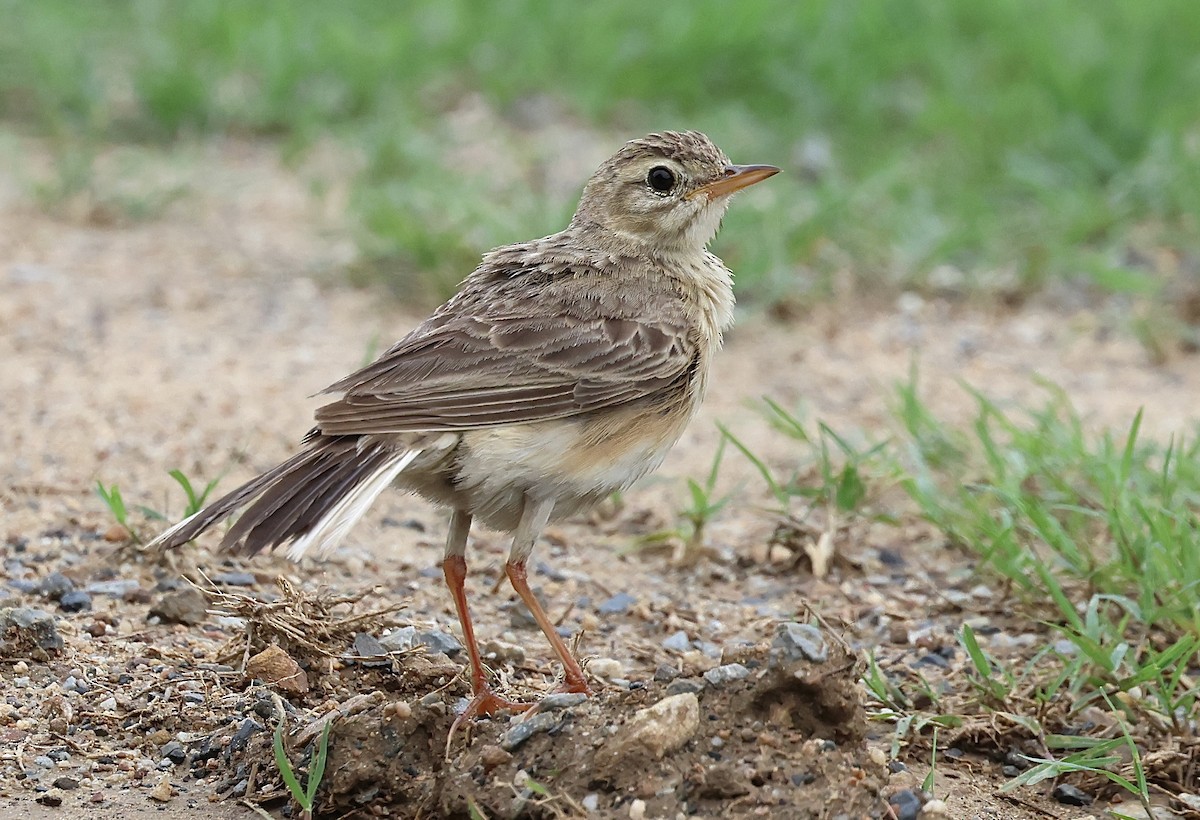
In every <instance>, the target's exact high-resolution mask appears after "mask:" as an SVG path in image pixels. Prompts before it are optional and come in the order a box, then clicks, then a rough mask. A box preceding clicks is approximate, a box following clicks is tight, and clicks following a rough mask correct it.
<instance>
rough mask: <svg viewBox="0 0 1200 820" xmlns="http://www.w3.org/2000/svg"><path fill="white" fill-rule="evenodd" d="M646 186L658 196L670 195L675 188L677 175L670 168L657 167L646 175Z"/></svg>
mask: <svg viewBox="0 0 1200 820" xmlns="http://www.w3.org/2000/svg"><path fill="white" fill-rule="evenodd" d="M646 184H647V185H649V186H650V189H651V190H653V191H654V192H655V193H657V194H665V193H669V192H670V190H671V189H672V188H674V187H675V174H674V173H673V172H672V171H671V169H670V168H664V167H663V166H661V165H655V166H654V167H653V168H651V169H650V173H648V174H646Z"/></svg>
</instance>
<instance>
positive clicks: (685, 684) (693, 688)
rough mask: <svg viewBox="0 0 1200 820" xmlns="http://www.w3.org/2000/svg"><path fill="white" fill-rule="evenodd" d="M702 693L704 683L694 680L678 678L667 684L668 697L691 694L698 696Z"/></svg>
mask: <svg viewBox="0 0 1200 820" xmlns="http://www.w3.org/2000/svg"><path fill="white" fill-rule="evenodd" d="M703 691H704V682H703V681H699V680H696V679H695V678H679V679H678V680H673V681H671V682H670V683H668V684H667V694H668V695H684V694H687V693H689V692H690V693H691V694H693V695H698V694H700V693H701V692H703Z"/></svg>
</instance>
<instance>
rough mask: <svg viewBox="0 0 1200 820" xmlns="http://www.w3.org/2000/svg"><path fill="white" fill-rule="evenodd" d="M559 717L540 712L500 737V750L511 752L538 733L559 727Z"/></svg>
mask: <svg viewBox="0 0 1200 820" xmlns="http://www.w3.org/2000/svg"><path fill="white" fill-rule="evenodd" d="M558 721H559V715H556V714H554V713H553V712H539V713H538V714H536V715H533V716H532V717H529V718H526V719H525V720H522V721H521V722H519V723H517V724H516V725H515V726H513V727H512V728H511V729H509V730H508V731H507V732H505V733H504V734H503V735H502V736H501V737H500V748H501V749H503V750H504V751H506V752H511V751H513V750H514V749H516V748H517V747H518V746H520V745H521V744H522V743H524V742H525V741H527V740H529V738H531V737H533V736H534V735H536V734H537V733H538V732H548V731H550V730H551V729H553V728H554V727H555V726H557V725H558Z"/></svg>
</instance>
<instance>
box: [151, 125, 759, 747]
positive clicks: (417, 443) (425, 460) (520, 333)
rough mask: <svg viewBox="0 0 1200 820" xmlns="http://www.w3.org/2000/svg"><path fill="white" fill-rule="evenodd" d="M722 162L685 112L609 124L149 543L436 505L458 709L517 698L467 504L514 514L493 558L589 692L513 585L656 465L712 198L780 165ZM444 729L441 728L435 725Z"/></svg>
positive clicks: (484, 711) (700, 351)
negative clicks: (409, 325)
mask: <svg viewBox="0 0 1200 820" xmlns="http://www.w3.org/2000/svg"><path fill="white" fill-rule="evenodd" d="M779 170H780V169H779V168H777V167H775V166H773V165H734V164H732V163H731V162H730V160H729V158H728V157H727V156H726V155H725V153H724V152H723V151H721V149H720V148H718V147H717V146H716V145H715V144H714V143H713V141H712V140H711V139H709V138H708V137H707V136H706V135H704V134H702V133H700V132H698V131H683V132H678V131H663V132H658V133H653V134H649V135H647V136H645V137H642V138H640V139H634V140H631V141H630V142H627V143H626V144H625V145H624V146H622V147H621V148H620V150H618V151H617V152H616V153H615V154H614V155H613V156H612V157H610V158H609V159H608V160H606V161H605V162H604V163H603V164H601V165H600V167H599V168H598V169H597V170H596V172H595V173H594V174H593V175H592V176H591V178H590V179H589V180H588V181H587V183H586V184H585V186H584V189H583V193H582V195H581V197H580V201H579V205H578V207H577V209H576V211H575V214H574V216H573V217H572V218H571V220H570V222H569V224H568V225H567V227H566V228H565V229H563V230H562V231H559V232H558V233H555V234H551V235H549V236H546V237H543V238H541V239H535V240H532V241H529V242H521V243H518V244H513V245H506V246H502V247H499V248H495V249H493V250H491V251H489V252H488V253H486V254H484V256H483V258H482V261H481V262H480V264H479V265H478V267H477V268H476V269H475V270H474V272H472V273H471V274H470V275H469V276H468V277H467V278H466V279H465V280H463V282H462V283H461V284H460V285H459V288H458V290H457V292H456V293H455V294H454V295H453V296H452V297H451V298H450V299H449V300H448V301H447V302H445V303H444V304H443V305H442V306H441V307H439V308H437V309H436V310H435V311H434V312H433V313H432V314H431V315H430V316H429V318H427V319H426V320H425V321H424V322H422V323H421V324H420V325H418V326H417V327H416V328H415V329H414V330H412V331H411V332H410V333H408V335H406V336H404V337H403V338H402V339H401V340H400V341H398V342H396V344H394V345H393V346H392V347H391V348H390V349H388V350H387V351H386V352H385V353H383V354H382V355H381V356H380V357H379V358H378V359H377V360H375V361H374V362H372V363H370V364H368V365H366V366H365V367H363V368H361V369H360V370H358V371H357V372H354V373H352V374H351V375H349V376H346V377H345V378H343V379H341V380H339V381H337V382H335V383H333V384H332V385H330V386H329V387H328V388H326V389H325V390H324V391H322V394H332V395H336V396H339V398H337V399H336V400H333V401H331V402H330V403H328V404H325V405H324V406H322V407H320V408H318V409H317V410H316V413H315V422H316V424H315V426H314V427H313V428H312V430H311V431H309V432H308V434H307V435H306V436H305V437H304V439H303V441H302V444H301V447H300V448H299V450H298V452H297V453H296V454H295V455H293V456H292V457H291V458H289V459H287V460H286V461H284V462H282V463H281V464H279V465H278V466H276V467H275V468H273V469H271V470H268V471H267V472H265V473H263V474H262V475H260V476H258V477H257V478H254V479H252V480H250V481H248V482H246V483H245V484H243V485H242V486H240V487H238V488H237V489H235V490H233V491H231V492H229V493H228V494H226V495H225V496H223V497H222V498H220V499H218V500H217V501H215V502H213V503H212V504H210V505H208V506H207V507H205V508H204V509H202V510H200V511H199V512H197V513H195V514H193V515H192V516H190V517H188V518H186V519H184V520H183V521H181V522H179V523H178V524H176V525H175V526H173V527H171V528H170V529H168V530H166V531H165V532H163V533H162V534H161V535H159V536H158V537H157V538H156V539H155V540H154V541H153V542H151V543H150V545H149V547H151V548H157V549H160V550H166V549H171V548H175V547H179V546H181V545H183V544H186V543H188V542H190V541H192V540H194V539H195V538H196V537H197V536H199V535H200V534H201V533H203V532H204V531H206V530H208V529H209V528H211V527H213V526H214V525H215V524H217V523H219V522H221V521H223V520H225V519H227V518H230V517H231V516H233V515H234V514H235V513H238V512H239V511H240V515H239V516H238V517H237V518H236V520H235V521H234V522H233V524H232V525H231V526H230V527H229V528H228V529H227V531H226V532H225V534H224V537H223V540H222V542H221V548H222V549H224V550H226V551H229V552H233V553H235V554H242V555H253V554H255V553H258V552H261V551H264V550H273V549H275V548H277V547H284V546H286V547H287V554H288V555H289V557H291V558H293V559H297V560H298V559H299V558H300V557H301V556H303V555H305V554H306V553H308V552H310V551H313V550H328V549H329V548H331V547H332V546H334V545H335V544H336V543H337V542H338V541H339V540H340V539H341V538H342V537H343V536H344V535H345V534H346V532H347V531H348V530H349V529H350V528H351V527H352V526H353V525H354V524H355V523H356V522H357V521H358V520H359V519H360V518H361V517H362V516H363V514H364V513H365V512H366V511H367V509H368V508H369V507H370V506H371V504H372V503H373V502H374V501H375V499H376V498H377V497H378V496H379V495H380V493H382V492H383V491H384V490H385V489H387V488H388V487H391V486H396V487H398V488H399V489H402V490H406V491H409V492H414V493H416V494H418V495H420V496H423V497H424V498H426V499H428V500H430V501H432V502H434V503H435V504H439V505H441V506H444V507H446V508H448V509H449V511H450V521H449V528H448V534H447V538H446V546H445V553H444V556H443V560H442V572H443V575H444V577H445V581H446V584H447V586H448V587H449V590H450V593H451V597H452V598H453V601H454V608H455V611H456V614H457V616H458V621H459V624H460V627H461V629H462V633H463V638H464V644H465V646H466V649H467V654H468V660H469V665H470V682H471V694H472V697H471V699H470V701H469V702H468V704H467V707H466V708H465V709H464V710H463V711H462V712H461V713H460V715H459V716H458V718H457V720H456V722H455V727H457V726H458V725H459V723H460V722H461V721H463V720H466V719H470V718H473V717H476V716H487V715H492V714H495V713H497V712H500V711H503V710H514V711H521V710H526V709H529V708H530V707H531V706H532V704H529V703H524V702H517V701H512V700H509V699H506V698H504V697H501V696H500V695H498V694H496V693H495V692H494V691H493V690H492V688H491V686H490V684H489V682H488V677H487V671H486V670H485V667H484V665H483V661H482V660H481V658H480V653H479V647H478V643H477V641H476V639H475V629H474V625H473V623H472V620H471V616H470V611H469V608H468V601H467V594H466V588H465V581H466V577H467V564H466V548H467V541H468V536H469V534H470V530H471V525H472V522H473V521H478V522H481V523H483V524H485V525H487V526H489V527H492V528H495V529H497V530H502V531H507V532H510V533H512V546H511V548H510V550H509V553H508V558H507V562H506V564H505V574H506V575H507V577H508V580H509V582H510V583H511V584H512V587H513V589H514V590H515V591H516V593H517V595H518V596H519V597H520V598H521V600H522V601H523V602H524V603H525V605H526V606H527V607H528V609H529V611H530V613H531V614H532V615H533V617H534V619H535V620H536V622H537V624H538V626H539V627H540V628H541V631H542V632H543V633H544V634H545V636H546V639H547V640H548V641H549V643H550V645H551V647H552V649H553V650H554V653H555V655H557V657H558V659H559V661H560V662H561V664H562V667H563V680H562V683H561V685H560V687H559V691H563V692H576V693H584V694H587V695H590V694H592V690H591V687H590V686H589V684H588V682H587V679H586V676H585V674H584V672H583V669H582V668H581V666H580V664H579V662H578V661H577V660H576V659H575V657H574V656H573V655H572V653H571V652H570V650H569V649H568V648H567V645H566V643H565V642H564V641H563V639H562V637H561V636H560V635H559V634H558V632H557V630H556V629H555V627H554V623H553V622H552V621H551V620H550V618H549V617H548V616H547V615H546V612H545V610H543V608H542V606H541V604H540V603H539V602H538V600H537V598H536V597H535V596H534V593H533V591H532V590H531V589H530V586H529V581H528V577H527V570H526V566H527V562H528V560H529V557H530V555H531V553H532V552H533V549H534V546H535V543H536V542H537V540H538V537H539V535H540V534H541V532H542V530H543V529H544V528H545V527H546V525H547V524H548V523H549V522H551V521H554V520H558V519H562V518H566V517H569V516H571V515H574V514H576V513H578V512H580V511H583V510H585V509H587V508H588V507H590V506H592V505H594V504H597V503H598V502H600V501H602V500H604V499H606V498H608V497H610V496H611V495H612V494H613V493H615V492H618V491H621V490H623V489H625V488H627V487H629V486H630V485H631V484H633V483H634V482H635V481H637V480H638V479H639V478H641V477H642V476H644V475H645V474H647V473H649V472H650V471H652V470H654V469H655V468H656V467H658V466H659V464H660V463H661V462H662V460H663V458H664V457H665V455H666V453H667V451H668V450H669V449H670V448H671V447H672V446H673V445H674V444H675V442H676V441H677V440H678V439H679V438H680V436H681V434H682V433H683V431H684V429H685V427H686V426H687V425H688V423H689V422H690V421H691V419H692V418H693V416H694V415H695V414H696V411H697V409H698V407H699V406H700V403H701V399H702V398H703V395H704V392H705V388H706V386H707V384H708V380H709V371H710V367H711V365H712V361H713V358H714V355H715V354H716V352H717V351H718V349H719V348H720V347H721V342H722V335H723V333H725V332H726V331H727V330H728V329H729V328H730V327H731V325H732V322H733V310H734V294H733V278H732V274H731V272H730V271H729V269H728V268H726V266H725V265H724V263H722V261H721V260H720V259H719V258H717V257H716V256H715V255H713V254H712V253H711V252H709V250H708V245H709V243H710V242H711V240H712V239H713V237H714V236H715V235H716V233H717V230H718V228H719V227H720V223H721V220H722V217H723V216H724V214H725V212H726V208H727V207H728V205H729V201H730V197H731V196H732V195H733V194H734V193H736V192H738V191H740V190H742V189H743V188H746V187H748V186H750V185H753V184H755V183H757V182H760V181H762V180H765V179H767V178H768V177H771V176H773V175H774V174H776V173H778V172H779ZM452 734H453V729H452Z"/></svg>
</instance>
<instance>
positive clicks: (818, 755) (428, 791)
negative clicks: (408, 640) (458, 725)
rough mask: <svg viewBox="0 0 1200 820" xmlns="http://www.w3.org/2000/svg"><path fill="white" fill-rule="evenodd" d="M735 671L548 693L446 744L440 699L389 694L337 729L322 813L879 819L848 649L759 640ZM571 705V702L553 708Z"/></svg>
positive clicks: (446, 716) (447, 722) (874, 772)
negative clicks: (594, 691)
mask: <svg viewBox="0 0 1200 820" xmlns="http://www.w3.org/2000/svg"><path fill="white" fill-rule="evenodd" d="M740 665H741V667H742V668H743V669H744V670H746V671H748V674H747V675H746V676H745V677H744V678H741V679H736V680H722V679H721V676H712V673H710V676H712V677H713V679H714V680H717V681H718V683H717V684H715V685H714V684H712V683H711V682H709V681H707V680H706V679H705V678H704V677H681V678H678V679H676V680H674V681H671V682H669V683H668V682H665V681H650V682H647V683H646V684H644V685H642V684H637V683H635V684H630V685H629V688H628V689H625V688H621V687H616V686H614V687H612V688H608V689H606V690H604V691H602V692H600V693H599V694H598V695H596V696H595V697H594V698H592V699H588V700H585V701H582V702H579V703H574V701H575V700H577V699H576V698H573V697H571V696H560V697H557V698H554V697H552V698H551V700H550V701H549V702H548V703H547V704H544V705H543V707H542V708H539V709H537V710H534V711H532V712H530V713H527V714H525V715H521V716H514V717H512V718H511V719H506V718H504V717H501V718H498V719H494V720H480V721H477V722H475V723H474V724H473V725H472V726H470V727H469V729H468V730H466V731H463V732H460V734H459V735H458V736H456V737H453V738H450V742H449V744H447V738H448V735H449V732H450V728H451V724H452V722H453V720H454V714H453V711H452V710H451V709H450V708H448V703H447V702H446V701H445V700H443V699H441V698H438V697H435V698H422V699H421V700H419V701H417V702H416V703H414V704H412V705H409V704H407V703H401V704H397V703H396V702H394V701H390V702H387V703H380V704H378V705H376V706H374V707H372V708H370V709H368V710H367V711H364V712H362V713H360V714H358V715H354V716H352V717H349V718H346V719H344V720H339V721H337V722H335V723H334V725H333V728H332V731H331V733H330V736H329V755H328V763H327V767H326V770H325V778H324V781H323V783H322V789H321V792H320V797H319V800H320V802H319V809H320V812H321V815H322V816H324V815H328V816H330V817H336V816H343V815H345V814H346V813H347V812H353V811H355V810H360V809H362V808H363V807H365V806H370V807H371V810H372V812H378V811H383V812H384V813H385V814H389V815H391V816H447V817H457V816H464V817H465V816H469V815H470V814H471V812H472V811H474V812H477V813H481V814H482V815H483V816H487V817H506V818H509V817H511V818H515V817H530V818H542V817H563V816H568V817H571V816H583V815H592V816H618V815H619V816H637V815H641V816H644V817H669V816H674V815H675V814H676V813H677V812H681V811H682V812H686V813H687V815H688V816H692V817H716V816H722V815H727V814H729V813H730V812H733V813H735V814H737V813H738V811H739V808H740V809H741V810H744V811H745V812H747V813H750V812H751V811H752V810H753V809H754V808H758V809H760V810H763V811H765V812H766V813H767V814H768V815H770V814H773V813H775V812H786V814H787V816H789V817H825V816H832V815H830V814H829V811H830V807H831V806H836V807H837V812H835V813H840V814H844V815H845V816H848V817H881V816H884V811H885V806H884V801H883V799H882V798H881V796H880V795H881V791H882V789H883V787H884V784H885V783H886V781H887V772H886V770H885V768H884V766H883V765H882V760H881V759H880V757H879V756H878V755H876V756H874V757H873V756H872V755H871V754H869V753H868V750H867V747H866V745H865V743H864V740H865V734H866V732H865V730H866V721H865V717H864V713H863V710H862V707H861V705H860V694H859V688H858V685H857V675H856V664H855V662H854V661H853V659H852V658H851V657H850V656H849V655H848V654H846V652H845V650H843V649H841V648H832V649H831V652H830V654H829V657H828V659H826V660H825V661H824V662H822V663H812V662H810V661H808V660H805V659H799V660H792V661H777V659H773V658H772V657H771V656H770V655H769V653H768V652H767V650H766V649H765V648H764V647H759V648H756V649H754V650H752V651H749V652H747V653H746V654H745V655H744V657H743V658H742V659H741V664H740ZM721 668H724V667H721ZM735 674H740V671H739V672H738V673H735ZM560 702H562V703H570V704H572V705H569V706H567V708H561V709H559V708H554V707H555V706H557V705H558V703H560ZM664 703H666V704H667V705H668V708H667V709H665V710H663V709H657V706H658V705H660V704H664ZM680 704H682V705H681V706H679V707H678V708H671V707H673V706H676V705H680ZM546 707H550V708H546ZM689 711H690V712H692V714H690V715H689ZM647 716H648V717H647ZM526 735H528V737H526ZM477 816H478V815H477ZM775 816H782V815H780V814H775Z"/></svg>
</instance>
